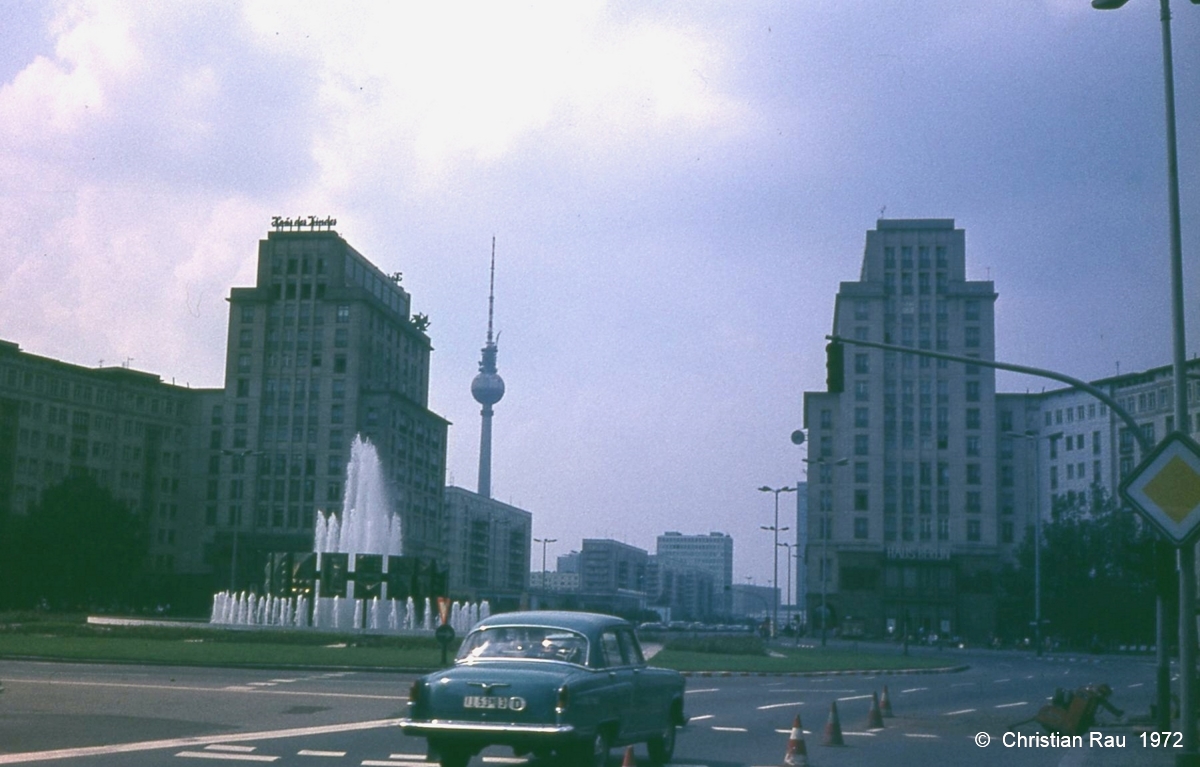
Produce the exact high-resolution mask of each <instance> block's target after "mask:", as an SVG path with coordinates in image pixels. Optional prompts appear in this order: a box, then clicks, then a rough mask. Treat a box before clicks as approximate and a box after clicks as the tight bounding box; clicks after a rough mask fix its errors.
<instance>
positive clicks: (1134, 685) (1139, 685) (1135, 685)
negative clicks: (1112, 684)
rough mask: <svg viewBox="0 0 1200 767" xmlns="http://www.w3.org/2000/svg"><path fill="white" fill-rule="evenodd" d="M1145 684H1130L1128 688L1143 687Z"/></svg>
mask: <svg viewBox="0 0 1200 767" xmlns="http://www.w3.org/2000/svg"><path fill="white" fill-rule="evenodd" d="M1145 684H1146V683H1145V682H1138V683H1137V684H1131V685H1129V686H1130V687H1144V686H1145Z"/></svg>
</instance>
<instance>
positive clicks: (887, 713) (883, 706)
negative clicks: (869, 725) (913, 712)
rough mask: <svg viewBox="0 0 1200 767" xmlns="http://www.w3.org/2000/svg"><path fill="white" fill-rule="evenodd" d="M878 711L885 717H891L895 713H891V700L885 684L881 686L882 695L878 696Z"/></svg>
mask: <svg viewBox="0 0 1200 767" xmlns="http://www.w3.org/2000/svg"><path fill="white" fill-rule="evenodd" d="M879 713H880V714H882V715H883V717H884V718H885V719H891V718H892V717H894V716H895V714H893V713H892V701H891V699H889V698H888V689H887V685H886V684H885V685H884V686H883V695H881V696H880V697H879Z"/></svg>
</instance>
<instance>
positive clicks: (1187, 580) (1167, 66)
mask: <svg viewBox="0 0 1200 767" xmlns="http://www.w3.org/2000/svg"><path fill="white" fill-rule="evenodd" d="M1125 2H1126V0H1092V7H1093V8H1096V9H1098V10H1102V11H1108V10H1114V9H1116V8H1120V7H1121V6H1123V5H1125ZM1192 4H1193V5H1196V4H1200V0H1192ZM1159 18H1160V19H1161V21H1162V52H1163V90H1164V94H1165V96H1166V98H1165V102H1166V129H1167V208H1168V215H1169V225H1170V235H1171V260H1170V263H1171V340H1172V364H1173V366H1174V370H1173V371H1172V372H1173V376H1172V377H1173V378H1174V386H1175V429H1176V430H1178V431H1180V432H1182V433H1184V434H1187V433H1188V432H1189V431H1191V429H1190V428H1189V424H1188V410H1187V390H1186V388H1185V387H1186V386H1187V371H1186V369H1185V365H1186V363H1187V347H1186V340H1185V332H1184V330H1185V328H1184V318H1183V242H1182V234H1181V232H1180V224H1179V158H1178V153H1177V150H1176V145H1175V66H1174V64H1173V62H1172V59H1171V3H1170V0H1159ZM1177 557H1178V564H1179V667H1180V673H1179V723H1180V728H1181V729H1182V730H1183V744H1182V745H1183V753H1182V754H1180V756H1181V757H1182V758H1183V759H1186V760H1192V761H1195V759H1196V750H1197V749H1196V707H1195V701H1194V700H1192V687H1193V681H1194V675H1195V668H1196V623H1195V616H1196V572H1195V571H1196V551H1195V549H1194V548H1193V547H1192V546H1191V545H1187V546H1180V547H1179V548H1178V550H1177ZM1163 613H1164V610H1162V609H1160V610H1159V611H1158V614H1159V617H1158V619H1157V620H1158V624H1159V628H1160V629H1161V628H1162V627H1163V626H1164V625H1165V618H1164V617H1163ZM1159 634H1160V640H1161V638H1162V637H1161V631H1160V632H1159ZM1157 644H1158V659H1157V665H1158V687H1159V691H1158V708H1159V719H1160V722H1162V723H1166V724H1169V720H1168V719H1167V716H1168V715H1167V713H1166V712H1167V709H1168V708H1169V701H1168V699H1167V693H1166V691H1165V690H1166V680H1167V677H1168V675H1169V670H1168V664H1167V660H1166V649H1165V647H1164V646H1163V645H1164V644H1165V642H1163V641H1159V642H1158V643H1157ZM1163 729H1166V728H1165V727H1164V728H1163Z"/></svg>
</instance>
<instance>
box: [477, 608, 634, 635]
mask: <svg viewBox="0 0 1200 767" xmlns="http://www.w3.org/2000/svg"><path fill="white" fill-rule="evenodd" d="M491 626H550V627H552V628H560V629H568V630H571V631H578V632H580V633H584V634H590V633H593V632H596V631H602V630H603V629H606V628H609V627H611V626H632V624H630V623H629V621H627V620H625V619H624V618H618V617H616V616H615V615H602V614H600V613H583V612H573V611H570V610H528V611H525V612H515V613H498V614H496V615H492V616H489V617H487V618H485V619H483V620H481V621H480V622H479V623H477V624H475V629H481V628H488V627H491Z"/></svg>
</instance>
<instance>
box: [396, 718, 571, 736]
mask: <svg viewBox="0 0 1200 767" xmlns="http://www.w3.org/2000/svg"><path fill="white" fill-rule="evenodd" d="M400 731H401V732H403V733H404V734H405V735H415V736H418V737H426V738H428V737H430V736H433V737H438V736H440V735H468V736H469V735H478V736H482V737H484V738H489V737H499V738H501V739H504V740H507V739H509V738H516V739H524V738H530V739H539V740H540V739H543V738H544V739H546V740H556V739H558V738H569V737H571V736H572V735H574V734H575V727H574V725H570V724H513V723H508V722H463V721H454V720H448V719H433V720H429V721H417V720H413V719H401V720H400Z"/></svg>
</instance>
